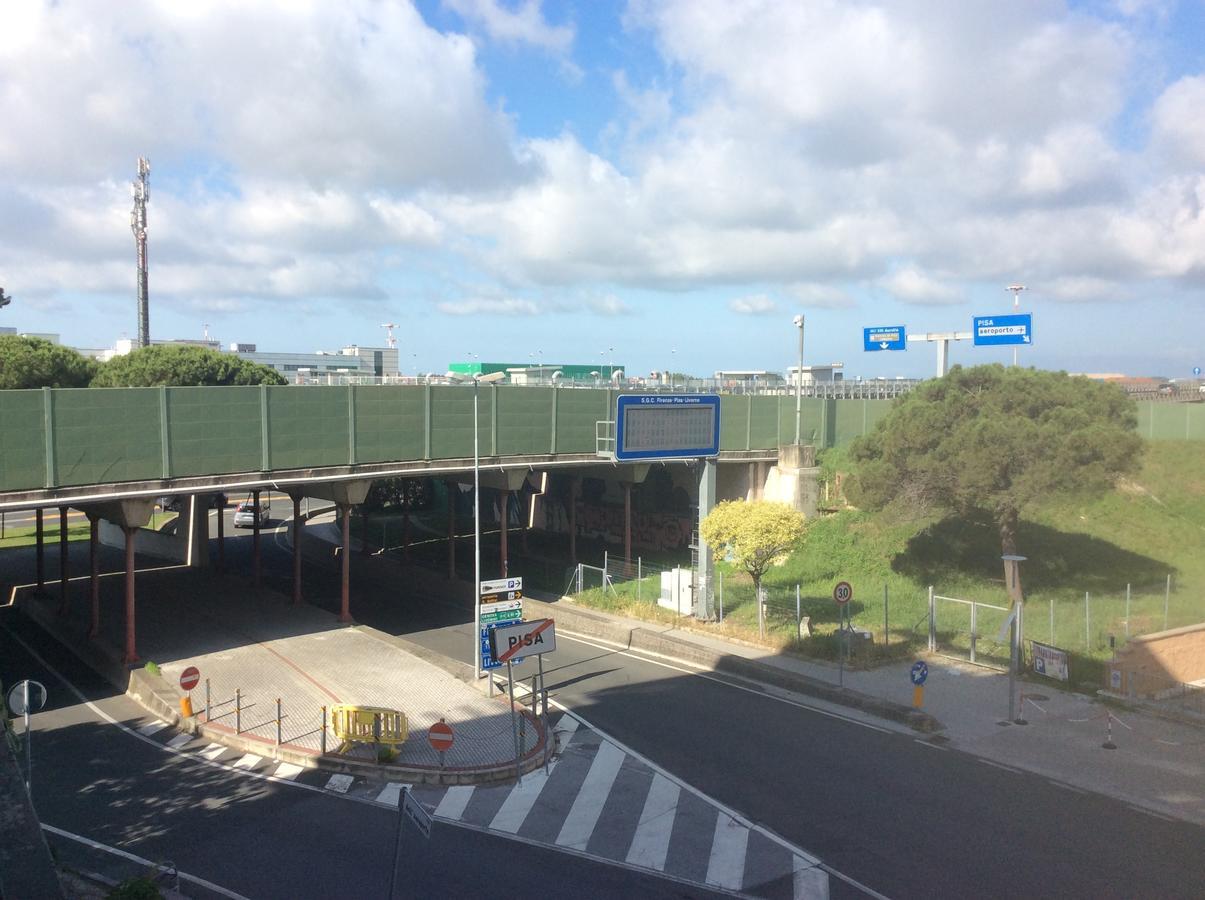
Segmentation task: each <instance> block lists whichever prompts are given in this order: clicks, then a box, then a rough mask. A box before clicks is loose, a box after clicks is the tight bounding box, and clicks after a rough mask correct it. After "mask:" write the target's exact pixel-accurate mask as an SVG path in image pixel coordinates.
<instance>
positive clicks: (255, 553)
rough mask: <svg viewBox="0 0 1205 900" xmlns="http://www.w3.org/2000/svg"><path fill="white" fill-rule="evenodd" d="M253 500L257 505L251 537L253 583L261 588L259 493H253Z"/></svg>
mask: <svg viewBox="0 0 1205 900" xmlns="http://www.w3.org/2000/svg"><path fill="white" fill-rule="evenodd" d="M251 499H252V501H253V502H254V503H255V531H254V533H253V534H252V535H251V573H252V574H251V581H252V584H254V585H255V587H259V491H252V492H251Z"/></svg>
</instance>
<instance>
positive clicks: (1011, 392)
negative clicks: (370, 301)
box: [846, 365, 1143, 582]
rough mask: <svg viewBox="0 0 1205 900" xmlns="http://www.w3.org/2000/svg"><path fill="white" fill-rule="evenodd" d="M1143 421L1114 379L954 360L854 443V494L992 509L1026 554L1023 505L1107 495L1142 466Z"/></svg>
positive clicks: (875, 504)
mask: <svg viewBox="0 0 1205 900" xmlns="http://www.w3.org/2000/svg"><path fill="white" fill-rule="evenodd" d="M1137 422H1138V417H1137V410H1136V407H1135V405H1134V402H1133V401H1132V400H1131V399H1130V398H1129V397H1127V396H1126V395H1125V394H1124V393H1123V392H1122V391H1120V390H1118V389H1117V388H1116V387H1115V386H1113V385H1107V384H1102V383H1099V382H1095V381H1091V380H1089V379H1087V378H1078V377H1072V376H1069V375H1068V374H1067V373H1066V372H1040V371H1036V370H1033V369H1018V368H1011V369H1006V368H1004V367H1003V366H1000V365H991V366H976V367H974V368H970V369H964V368H962V367H960V366H955V367H954V368H953V369H952V370H951V371H950V373H949V374H948V375H946V376H945V377H944V378H939V379H936V380H934V381H929V382H926V383H925V384H923V385H921V386H920V387H919V388H917V389H916V390H915V391H913V392H911V393H910V394H908V395H906V396H904V397H902V398H901V399H900V400H898V401H896V405H895V406H894V407H893V408H892V410H891V412H890V413H889V414H888V415H887V416H885V417H884V418H883V419H881V420H880V421H879V423H878V424H877V425H876V427H875V429H874V431H872V432H871V433H870V434H868V435H866V436H865V437H862V438H859V439H858V440H856V441H855V442H854V443H853V445H852V446H851V448H850V458H851V460H852V461H853V464H854V472H853V475H852V477H851V478H850V480H849V481H848V482H847V483H846V496H847V497H848V498H849V499H850V501H851V502H853V503H854V504H855V505H856V506H862V507H865V508H868V509H881V508H883V507H884V506H886V505H887V504H888V503H890V502H891V501H893V500H896V499H898V498H902V499H903V500H904V501H905V502H910V503H913V504H914V505H916V506H917V507H919V508H921V509H925V508H930V507H935V508H939V509H945V510H949V511H952V512H956V513H960V514H972V513H977V512H985V513H987V514H988V515H990V516H991V517H992V519H993V521H994V522H995V523H996V527H997V529H998V530H999V534H1000V549H1001V551H1002V553H1004V554H1006V555H1007V554H1015V553H1016V551H1017V526H1018V523H1019V521H1020V517H1021V513H1022V512H1023V511H1024V510H1025V509H1026V508H1027V507H1029V506H1030V505H1032V504H1033V503H1034V502H1035V501H1037V500H1039V499H1041V498H1045V497H1049V496H1052V495H1055V494H1082V495H1087V496H1094V495H1099V494H1100V493H1103V492H1104V491H1106V490H1108V489H1109V488H1110V487H1112V486H1113V484H1114V483H1115V482H1116V481H1117V479H1118V478H1120V477H1121V476H1123V475H1125V474H1128V473H1131V472H1135V471H1137V469H1138V466H1139V463H1140V462H1141V457H1142V449H1143V445H1142V439H1141V438H1140V437H1139V436H1138V435H1137V433H1136V432H1135V428H1136V427H1137ZM1004 569H1005V580H1006V582H1007V581H1008V565H1007V564H1005V567H1004Z"/></svg>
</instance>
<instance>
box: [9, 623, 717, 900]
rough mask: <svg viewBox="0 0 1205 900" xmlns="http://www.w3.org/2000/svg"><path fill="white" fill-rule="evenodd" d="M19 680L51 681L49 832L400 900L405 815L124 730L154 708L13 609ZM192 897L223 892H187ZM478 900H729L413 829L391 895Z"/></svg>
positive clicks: (118, 868)
mask: <svg viewBox="0 0 1205 900" xmlns="http://www.w3.org/2000/svg"><path fill="white" fill-rule="evenodd" d="M25 645H29V646H30V647H32V648H33V650H34V651H35V653H36V656H35V655H34V654H31V653H30V652H29V650H27V649H26V646H25ZM38 657H40V659H39V658H38ZM43 660H45V663H44V662H43ZM46 663H48V664H49V665H47V664H46ZM60 675H62V676H64V677H65V679H66V680H67V681H70V682H71V685H72V686H68V684H67V683H65V681H64V680H63V679H62V678H60V677H59V676H60ZM19 678H34V679H36V680H38V681H41V682H42V683H43V684H44V685H46V687H47V688H48V691H49V694H50V702H49V703H48V704H47V707H46V709H45V710H43V711H42V712H40V713H38V714H37V715H36V716H34V732H33V791H32V794H33V798H34V804H35V807H36V808H37V811H38V814H39V816H40V818H41V820H42V822H43V823H45V824H48V825H52V826H54V827H55V828H58V829H61V830H63V831H67V832H70V833H72V834H74V835H78V836H82V837H85V838H87V839H89V840H91V841H95V842H99V843H101V844H104V845H107V846H110V847H118V848H121V849H123V850H125V851H127V852H130V853H133V854H136V855H137V856H140V857H143V858H145V859H149V860H152V861H155V862H165V861H168V860H170V861H171V862H172V863H173V864H174V865H175V866H176V867H178V868H179V870H180V871H181V872H184V873H188V874H190V875H194V876H197V877H200V878H204V879H205V880H207V881H210V882H212V883H214V884H217V885H219V886H221V887H223V888H225V889H227V890H230V891H234V892H235V893H237V894H241V895H243V896H246V897H253V898H275V897H280V898H293V900H296V898H306V897H315V898H324V897H388V896H390V894H389V890H390V875H391V868H392V863H393V859H394V851H395V842H396V836H397V830H396V829H397V814H396V812H394V811H392V810H389V809H386V808H384V807H381V806H379V805H376V804H372V803H364V802H360V801H356V800H354V799H351V798H346V797H341V796H336V795H334V794H329V793H326V792H324V791H320V790H314V789H306V788H304V787H302V786H298V785H293V784H286V783H280V782H273V781H268V780H264V779H260V778H255V777H251V776H249V775H247V774H245V773H238V772H235V771H232V770H231V769H229V768H226V767H220V766H215V765H206V764H203V763H202V762H200V761H198V760H197V758H196V757H195V756H181V755H177V754H173V753H170V752H167V751H165V750H164V749H163V748H162V746H160V745H159V744H158V743H156V742H152V741H149V740H142V739H141V738H140V737H138V736H137V735H133V734H130V733H129V732H127V731H125V730H122V729H121V728H119V727H117V726H116V725H114V724H112V723H110V722H109V721H106V720H105V718H104V717H103V716H102V715H101V713H103V714H104V715H106V716H108V717H110V718H111V719H113V720H116V721H117V722H121V723H125V724H127V725H131V724H134V723H137V722H138V721H139V720H143V719H145V717H146V716H145V713H144V712H143V711H142V709H141V708H140V707H138V706H137V705H136V704H135V703H134V702H133V701H131V700H129V699H128V698H126V697H125V696H123V695H120V694H116V692H115V691H114V690H113V689H112V688H111V687H110V686H109V685H107V684H105V683H103V682H102V681H100V680H99V678H98V677H97V676H95V675H94V674H93V673H92V672H91V671H90V670H88V669H86V668H85V667H84V666H83V665H82V664H81V663H79V662H78V661H77V660H75V658H74V657H72V656H70V654H69V653H68V652H67V651H66V650H64V649H63V648H62V647H61V646H59V645H58V644H57V643H55V642H54V641H53V640H52V639H50V638H48V637H46V636H45V635H44V634H43V633H42V632H41V631H40V630H38V629H37V628H36V626H33V625H32V624H30V623H29V622H28V621H27V620H25V619H24V618H23V617H21V616H20V615H19V614H17V613H16V612H15V611H14V610H11V609H2V610H0V679H2V680H3V682H4V684H5V685H9V684H12V683H14V682H15V681H16V680H17V679H19ZM72 687H74V688H75V690H78V691H79V692H80V694H81V695H82V697H83V698H86V700H87V701H88V702H87V703H85V702H84V700H82V699H81V697H80V696H77V695H76V694H75V693H74V691H73V690H72ZM89 704H91V705H89ZM50 840H51V843H52V845H53V846H54V847H55V848H56V852H58V853H59V854H60V856H61V857H62V858H63V859H64V860H66V861H69V862H74V863H75V864H76V865H79V866H80V867H81V868H86V869H88V870H92V871H101V872H102V873H106V874H109V875H110V876H111V877H114V878H118V879H120V878H124V877H129V876H130V875H131V874H141V867H140V866H138V865H136V864H132V863H129V862H128V861H125V860H122V859H120V858H118V857H115V856H112V855H110V854H106V853H103V852H98V851H94V850H89V849H87V848H86V847H84V846H82V845H81V844H79V843H78V842H75V841H72V840H70V839H67V838H63V837H59V836H55V835H53V834H52V835H51V836H50ZM184 889H185V892H186V893H187V894H189V895H190V896H198V897H205V896H216V895H215V894H212V893H210V892H208V891H206V890H204V889H203V888H198V887H197V886H196V885H190V884H188V883H187V882H186V883H185V884H184ZM474 895H481V896H484V895H488V896H491V897H523V898H529V897H536V898H539V897H548V898H563V897H565V896H574V895H576V896H579V897H598V896H612V897H622V896H638V897H651V898H664V900H670V898H687V897H692V898H693V897H700V898H702V897H719V896H722V895H719V894H715V893H712V892H709V891H705V890H700V889H698V888H695V887H692V886H687V885H683V884H680V883H678V882H675V881H671V880H668V879H663V878H657V877H652V876H648V875H644V874H642V873H638V872H633V871H631V870H628V869H623V868H617V867H614V866H609V865H605V864H603V863H600V862H597V861H595V860H591V859H587V858H585V857H581V856H578V855H575V854H569V853H564V852H558V851H555V850H551V849H548V848H544V847H539V846H534V845H531V844H527V843H523V842H519V841H515V840H508V839H505V838H501V837H497V836H494V835H490V834H487V833H484V832H480V831H476V830H473V829H469V828H465V827H457V826H452V825H447V824H443V823H439V822H437V823H435V825H434V827H433V830H432V833H431V838H430V840H429V841H427V840H424V839H423V838H422V837H421V836H420V835H419V834H418V832H417V831H415V830H414V829H412V828H408V829H407V830H406V831H405V832H403V848H402V854H401V864H400V865H399V868H398V882H397V891H396V893H395V895H394V896H398V897H464V896H474Z"/></svg>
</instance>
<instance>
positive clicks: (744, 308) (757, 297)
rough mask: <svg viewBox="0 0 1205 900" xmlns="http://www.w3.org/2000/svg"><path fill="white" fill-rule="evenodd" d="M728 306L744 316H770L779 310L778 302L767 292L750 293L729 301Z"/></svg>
mask: <svg viewBox="0 0 1205 900" xmlns="http://www.w3.org/2000/svg"><path fill="white" fill-rule="evenodd" d="M728 308H729V309H730V310H732V311H733V312H734V313H738V314H740V315H743V316H768V315H772V314H774V313H776V312H778V304H777V303H776V302H775V301H774V299H773V298H771V297H767V296H766V295H765V294H750V295H748V296H746V297H735V298H733V299H732V300H729V301H728Z"/></svg>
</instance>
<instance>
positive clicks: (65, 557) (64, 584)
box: [59, 506, 71, 616]
mask: <svg viewBox="0 0 1205 900" xmlns="http://www.w3.org/2000/svg"><path fill="white" fill-rule="evenodd" d="M70 562H71V557H70V555H69V553H68V550H67V507H65V506H60V507H59V615H60V616H65V615H67V612H68V611H69V610H70V608H71V595H70V581H71V576H70V575H69V574H68V569H69V567H70V566H69V564H70Z"/></svg>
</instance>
